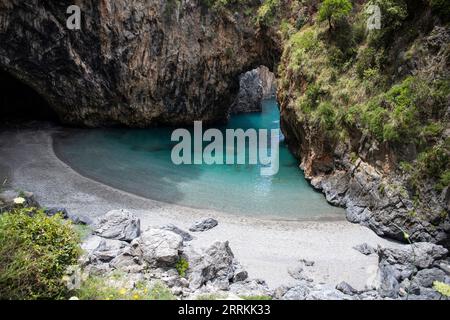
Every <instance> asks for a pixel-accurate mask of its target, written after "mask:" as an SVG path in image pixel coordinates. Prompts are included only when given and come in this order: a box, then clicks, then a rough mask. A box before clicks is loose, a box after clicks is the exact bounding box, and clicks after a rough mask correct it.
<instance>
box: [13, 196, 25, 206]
mask: <svg viewBox="0 0 450 320" xmlns="http://www.w3.org/2000/svg"><path fill="white" fill-rule="evenodd" d="M25 201H26V200H25V199H24V198H22V197H17V198H15V199H14V203H15V204H24V203H25Z"/></svg>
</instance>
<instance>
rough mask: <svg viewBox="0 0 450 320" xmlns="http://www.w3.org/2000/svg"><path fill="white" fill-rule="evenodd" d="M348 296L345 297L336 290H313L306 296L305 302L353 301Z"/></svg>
mask: <svg viewBox="0 0 450 320" xmlns="http://www.w3.org/2000/svg"><path fill="white" fill-rule="evenodd" d="M353 299H354V298H353V297H352V296H350V295H346V294H344V293H342V292H341V291H338V290H336V289H321V290H313V291H310V293H309V294H308V295H307V296H306V300H353Z"/></svg>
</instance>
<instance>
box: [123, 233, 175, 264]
mask: <svg viewBox="0 0 450 320" xmlns="http://www.w3.org/2000/svg"><path fill="white" fill-rule="evenodd" d="M131 245H132V246H133V247H134V248H135V252H136V253H137V254H140V255H142V258H143V259H144V261H146V262H147V263H148V264H149V265H151V266H153V267H168V266H174V265H175V264H176V262H177V261H178V259H179V257H180V251H181V249H182V246H183V238H182V237H181V236H180V235H178V234H176V233H174V232H172V231H168V230H163V229H149V230H147V231H145V232H143V233H142V234H141V236H140V237H139V238H137V239H135V240H134V241H133V242H132V243H131Z"/></svg>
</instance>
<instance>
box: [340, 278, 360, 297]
mask: <svg viewBox="0 0 450 320" xmlns="http://www.w3.org/2000/svg"><path fill="white" fill-rule="evenodd" d="M336 290H339V291H340V292H342V293H344V294H347V295H351V296H352V295H354V294H357V293H358V290H356V289H355V288H353V287H352V286H351V285H349V284H348V283H347V282H345V281H342V282H341V283H339V284H338V285H337V286H336Z"/></svg>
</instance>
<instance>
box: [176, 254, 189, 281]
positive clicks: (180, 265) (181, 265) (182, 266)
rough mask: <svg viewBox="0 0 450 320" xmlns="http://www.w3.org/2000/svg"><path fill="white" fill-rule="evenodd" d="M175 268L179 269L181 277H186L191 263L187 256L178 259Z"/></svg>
mask: <svg viewBox="0 0 450 320" xmlns="http://www.w3.org/2000/svg"><path fill="white" fill-rule="evenodd" d="M175 268H176V269H177V271H178V274H179V275H180V277H183V278H184V277H185V276H186V271H187V269H189V263H188V262H187V260H186V259H185V258H180V259H179V260H178V261H177V264H176V265H175Z"/></svg>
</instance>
